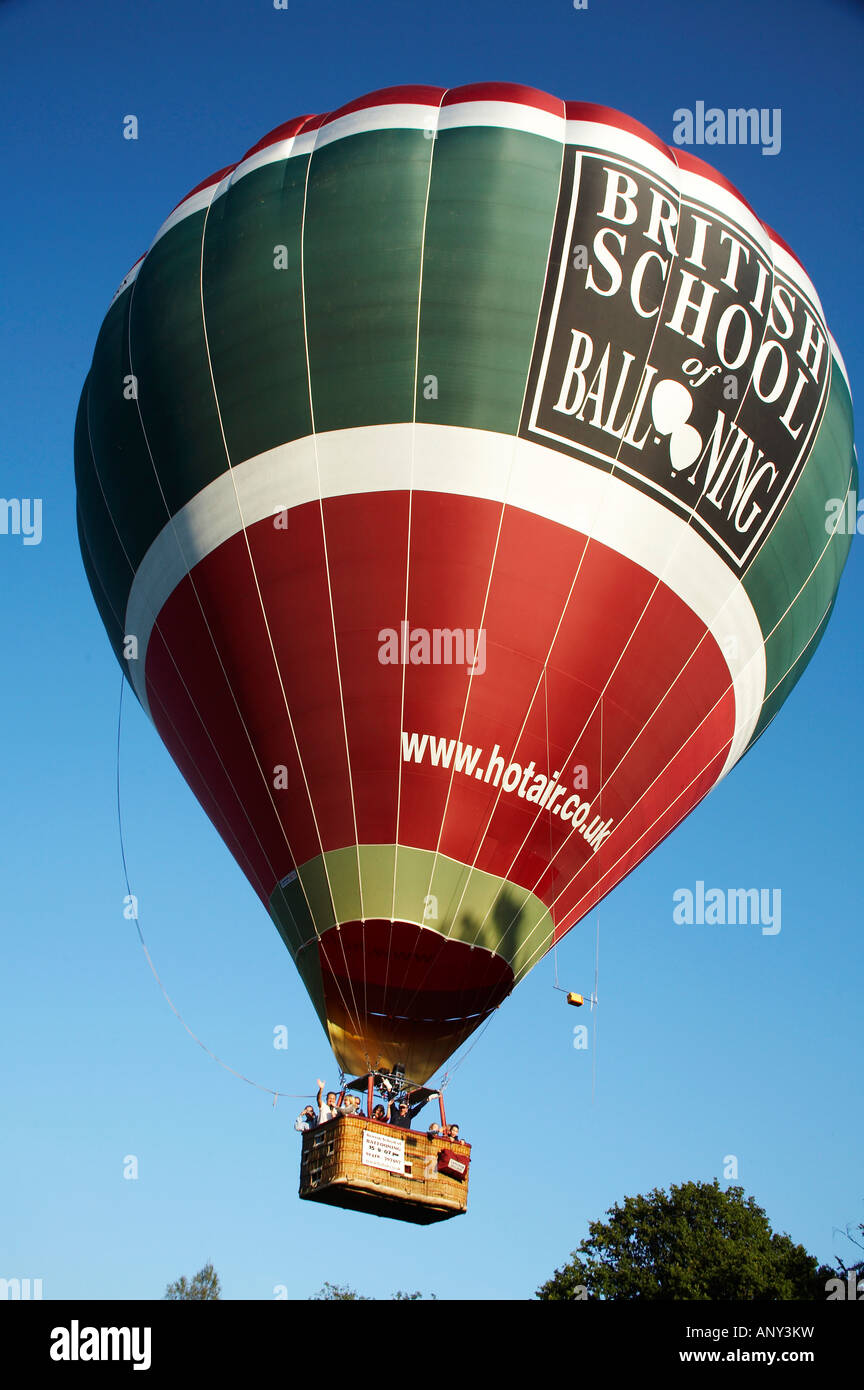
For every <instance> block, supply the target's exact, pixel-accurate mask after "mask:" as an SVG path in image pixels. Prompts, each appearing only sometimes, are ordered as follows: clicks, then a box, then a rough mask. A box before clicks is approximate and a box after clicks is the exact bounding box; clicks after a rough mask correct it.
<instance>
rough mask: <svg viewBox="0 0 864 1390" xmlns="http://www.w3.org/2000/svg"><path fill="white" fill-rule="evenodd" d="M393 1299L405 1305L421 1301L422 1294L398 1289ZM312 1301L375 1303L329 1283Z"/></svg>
mask: <svg viewBox="0 0 864 1390" xmlns="http://www.w3.org/2000/svg"><path fill="white" fill-rule="evenodd" d="M429 1297H430V1298H431V1299H435V1298H436V1297H437V1295H436V1294H434V1293H433V1294H430V1295H429ZM393 1298H394V1299H396V1300H398V1301H401V1302H405V1303H414V1302H416V1300H417V1299H418V1298H419V1299H422V1298H423V1294H422V1293H421V1292H420V1290H419V1289H415V1290H414V1292H413V1293H406V1292H405V1290H404V1289H399V1290H398V1291H397V1292H396V1293H394V1295H393ZM312 1299H328V1300H338V1301H339V1302H341V1303H348V1302H354V1301H355V1300H362V1302H364V1303H374V1302H375V1300H374V1299H373V1298H370V1297H369V1295H368V1294H365V1293H357V1291H356V1290H355V1289H351V1288H349V1287H348V1285H347V1284H331V1283H329V1282H328V1283H325V1284H324V1285H323V1286H322V1287H321V1288H320V1289H319V1290H318V1292H317V1293H313V1294H312V1295H311V1298H310V1299H309V1300H308V1301H309V1302H311V1301H312Z"/></svg>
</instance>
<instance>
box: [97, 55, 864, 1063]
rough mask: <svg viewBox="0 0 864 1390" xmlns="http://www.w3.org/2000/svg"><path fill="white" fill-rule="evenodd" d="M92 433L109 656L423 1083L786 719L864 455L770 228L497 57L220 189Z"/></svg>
mask: <svg viewBox="0 0 864 1390" xmlns="http://www.w3.org/2000/svg"><path fill="white" fill-rule="evenodd" d="M75 464H76V476H77V489H78V525H79V532H80V542H81V551H82V555H83V558H84V564H85V567H86V571H87V575H88V578H89V582H90V585H91V588H92V591H93V595H94V598H95V600H96V603H97V605H98V607H99V610H100V613H101V616H102V619H103V622H104V625H105V628H106V630H107V632H108V635H109V637H110V639H111V641H112V643H113V646H114V649H115V651H116V653H117V656H118V659H119V660H120V661H121V663H122V665H123V669H124V670H125V672H126V674H127V676H128V678H129V681H130V682H131V684H132V686H133V688H134V690H135V693H136V694H137V696H138V699H139V700H140V702H141V704H142V705H143V706H144V708H145V710H146V711H147V712H148V714H149V715H150V717H151V719H152V720H153V722H154V724H155V725H156V728H157V730H158V732H159V734H160V736H161V738H162V740H163V741H164V743H165V745H166V746H167V748H168V749H169V751H170V753H171V755H172V757H173V758H174V760H175V761H176V763H177V765H178V767H179V768H180V770H181V772H182V773H183V776H184V777H185V778H186V780H187V782H188V783H189V785H190V786H191V788H192V789H193V791H194V793H195V795H196V796H197V798H198V800H199V801H200V803H201V805H202V806H203V807H204V809H205V811H206V812H207V814H208V815H209V816H210V818H211V820H212V821H213V823H214V825H215V826H216V827H217V829H218V830H219V833H220V834H221V836H222V837H223V839H224V841H225V843H226V845H227V846H228V848H229V849H230V850H231V852H232V854H233V855H234V857H235V858H236V860H237V862H238V864H239V865H240V867H241V868H242V870H243V872H244V873H245V874H246V876H247V877H248V879H249V882H250V883H251V885H252V886H253V888H254V889H255V891H256V892H257V893H258V895H259V896H260V898H261V899H262V901H263V903H264V905H265V906H266V908H267V910H268V911H269V913H270V916H271V917H272V919H273V921H274V923H275V925H276V928H277V930H278V931H279V932H280V934H281V936H282V938H283V940H284V942H285V945H286V946H287V948H288V950H289V951H290V953H291V955H292V957H293V959H294V962H295V964H296V966H297V969H298V970H299V972H300V974H301V976H302V978H303V981H304V983H305V985H306V988H307V990H308V992H309V995H310V997H311V999H312V1002H313V1004H314V1007H315V1009H316V1011H317V1013H318V1017H319V1018H320V1020H321V1023H322V1025H323V1027H324V1029H325V1031H326V1033H327V1037H328V1039H329V1042H330V1044H331V1046H332V1048H333V1051H334V1053H335V1056H336V1058H337V1060H338V1062H339V1065H340V1067H341V1068H342V1070H343V1072H344V1073H345V1074H349V1075H351V1076H354V1075H357V1076H365V1075H372V1074H374V1073H376V1072H392V1071H393V1070H394V1069H395V1068H399V1069H401V1074H403V1075H405V1076H408V1077H410V1078H412V1080H413V1081H414V1082H416V1083H418V1084H419V1083H423V1082H425V1081H427V1080H428V1078H429V1077H431V1076H432V1074H433V1073H434V1072H435V1071H436V1070H437V1069H438V1068H439V1067H441V1066H442V1065H443V1064H444V1062H445V1061H446V1059H447V1058H449V1057H450V1056H451V1054H452V1053H453V1052H454V1050H455V1049H456V1048H458V1047H459V1046H460V1045H461V1044H462V1043H463V1042H464V1041H465V1040H466V1038H468V1037H469V1036H470V1034H471V1033H472V1032H473V1031H474V1030H475V1029H476V1028H477V1027H478V1025H479V1024H481V1023H482V1022H483V1021H484V1020H485V1019H487V1018H488V1017H489V1015H490V1013H491V1012H492V1011H493V1010H495V1009H496V1008H497V1007H498V1006H499V1005H500V1004H501V1003H502V1001H503V1000H505V999H506V997H507V996H508V994H509V993H510V992H511V990H512V989H513V988H514V986H515V985H516V984H518V982H519V981H520V980H521V979H522V978H523V977H524V976H525V975H526V973H527V972H528V971H529V970H530V969H531V968H532V966H534V965H536V964H537V962H538V961H540V960H541V959H542V958H543V956H544V955H545V954H546V952H547V951H549V949H550V948H551V947H552V945H553V943H555V942H557V941H559V940H560V939H561V938H562V936H563V935H564V934H565V933H566V932H567V931H569V930H570V928H571V927H572V926H574V925H575V924H576V923H577V922H578V921H579V920H580V919H581V918H582V917H584V916H585V914H586V913H587V912H589V911H590V909H591V908H592V907H593V906H594V905H595V904H596V903H597V902H598V901H599V900H600V899H601V898H603V897H604V895H605V894H607V893H608V892H609V891H610V890H611V889H612V888H614V886H615V885H616V884H617V883H619V882H620V880H621V879H622V878H623V877H624V876H625V875H626V874H628V873H629V872H630V871H631V870H633V869H634V868H635V867H636V865H637V864H639V863H640V861H641V860H642V859H644V857H645V856H646V855H647V854H649V853H650V851H651V850H652V849H653V848H654V847H655V846H656V845H657V844H658V843H659V842H660V841H661V840H662V839H663V838H664V837H665V836H666V835H668V834H669V833H670V831H672V830H673V829H674V827H675V826H676V825H677V824H678V823H679V822H680V821H681V820H682V819H683V818H684V817H685V816H686V815H687V814H688V813H689V812H690V811H691V810H693V808H694V807H695V806H696V805H697V804H698V803H699V802H700V801H701V800H702V798H703V797H704V796H705V795H706V794H707V793H708V792H709V791H710V790H711V788H712V787H713V786H715V785H716V783H717V782H718V781H719V780H720V779H721V778H722V777H724V776H725V775H726V773H727V772H729V770H730V769H731V768H732V767H733V766H734V765H735V763H736V762H737V761H738V759H739V758H741V757H742V756H743V754H744V753H745V752H746V751H747V749H748V748H749V747H750V746H751V745H752V744H753V742H754V741H755V740H756V739H757V738H758V737H759V736H760V734H761V733H762V732H763V730H764V729H765V728H766V726H767V724H768V723H769V722H770V720H771V719H773V717H774V715H775V714H776V713H777V711H778V710H779V708H780V706H781V705H782V703H783V701H784V700H785V699H786V697H787V695H788V694H789V692H790V691H791V689H792V687H793V686H794V685H795V683H796V682H797V680H798V679H799V677H800V676H801V674H802V672H803V670H804V668H805V666H806V665H807V663H808V661H809V660H810V658H811V657H812V655H813V652H814V650H815V648H816V646H817V644H818V642H819V640H820V638H821V635H822V633H823V631H824V629H825V625H826V623H827V621H828V618H829V616H830V613H831V609H832V606H833V603H834V599H835V595H836V592H837V586H838V583H839V579H840V575H841V572H842V569H843V565H844V562H845V559H846V555H847V551H848V546H849V542H850V537H849V535H848V534H847V533H846V532H845V530H844V528H843V527H842V526H840V525H839V524H837V517H838V516H839V515H840V511H839V508H838V509H837V510H836V512H835V513H834V521H833V522H832V521H831V520H830V516H829V517H828V524H827V525H826V508H827V507H828V504H829V503H830V501H831V499H844V498H846V497H847V495H848V494H849V493H850V491H852V490H854V489H855V488H856V484H857V475H856V465H855V459H854V453H853V445H852V411H851V400H850V392H849V386H848V382H847V379H846V375H845V371H844V367H843V362H842V359H841V357H840V353H839V351H838V349H837V347H836V345H835V343H834V341H833V339H832V337H831V335H830V333H829V331H828V328H827V326H826V324H825V319H824V315H823V312H822V309H821V306H820V303H819V299H818V296H817V294H816V291H815V289H814V287H813V285H812V284H811V282H810V280H809V278H808V276H807V274H806V272H805V270H804V269H803V267H802V265H801V264H800V262H799V261H798V260H797V258H796V257H795V255H794V253H793V252H792V251H791V250H790V249H789V247H788V246H787V245H786V244H785V242H783V241H782V240H781V239H780V237H779V236H778V235H777V234H776V233H775V232H773V231H772V230H771V229H770V228H769V227H767V226H765V224H764V223H762V222H761V221H760V220H759V218H758V216H757V215H756V213H754V212H753V210H752V209H751V208H750V207H749V206H748V204H747V203H746V202H745V201H744V199H743V198H742V197H741V195H740V194H739V193H738V192H736V190H735V189H734V188H733V187H732V186H731V185H730V184H729V183H728V182H727V181H726V180H725V179H724V178H723V177H722V176H721V175H720V174H718V173H717V172H716V171H714V170H713V169H711V168H710V167H709V166H708V165H707V164H705V163H703V162H702V161H701V160H699V159H696V158H694V157H693V156H692V155H690V154H689V153H687V152H685V151H683V150H681V149H677V148H675V149H672V148H669V147H667V146H666V145H665V144H664V143H663V142H662V141H661V140H660V139H658V138H657V137H656V136H655V135H654V134H652V133H651V132H650V131H649V130H647V129H646V128H645V127H643V126H641V125H640V124H638V123H637V122H636V121H634V120H632V119H630V118H629V117H628V116H625V115H622V114H620V113H619V112H617V111H613V110H610V109H608V108H604V107H599V106H594V105H586V104H584V103H579V102H564V101H561V100H559V99H557V98H555V97H552V96H549V95H547V94H546V93H543V92H539V91H535V90H532V89H530V88H526V87H520V86H513V85H508V84H495V83H491V84H484V85H478V86H468V87H461V88H458V89H456V90H444V89H438V88H433V87H425V86H411V87H397V88H391V89H388V90H386V91H380V92H375V93H372V94H371V95H368V96H365V97H361V98H360V99H359V100H357V101H353V102H351V103H350V104H348V105H347V106H343V107H341V108H340V109H339V110H337V111H333V112H331V113H329V114H327V115H323V116H304V117H299V118H297V119H296V120H292V121H289V122H287V123H286V124H285V125H282V126H279V127H278V128H277V129H276V130H273V131H271V132H270V134H269V135H266V136H264V138H263V139H261V140H259V141H258V143H257V144H256V145H253V147H252V148H251V149H250V150H248V152H247V153H246V154H245V155H243V157H242V158H241V159H240V160H239V162H238V163H236V164H232V165H229V166H228V167H227V168H224V169H220V170H219V171H218V172H217V173H215V174H213V175H212V176H211V177H210V178H208V179H205V180H204V182H203V183H200V184H199V185H198V186H197V187H196V188H194V189H193V190H192V192H191V193H189V194H188V195H187V197H186V198H184V199H183V201H182V202H181V203H179V204H178V206H177V207H176V208H175V209H174V211H173V212H172V213H171V215H170V216H169V217H168V219H167V220H166V221H165V222H164V223H163V225H162V227H161V228H160V230H159V232H158V234H157V236H156V238H155V240H154V241H153V243H152V245H151V247H150V249H149V250H148V251H147V253H146V255H144V256H142V257H141V259H140V260H139V261H138V262H137V263H136V264H135V265H134V266H133V268H132V270H131V271H130V272H129V273H128V274H127V275H126V277H125V279H124V280H123V281H122V283H121V285H120V287H119V289H118V290H117V293H116V294H115V296H114V299H113V301H112V304H111V307H110V309H109V310H108V313H107V315H106V318H105V320H104V323H103V325H102V329H101V332H100V334H99V338H98V342H97V344H96V348H95V352H94V357H93V363H92V367H91V369H90V372H89V375H88V377H87V380H86V383H85V386H84V390H83V393H82V397H81V403H80V408H79V412H78V419H77V427H76V434H75Z"/></svg>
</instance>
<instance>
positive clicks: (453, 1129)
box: [450, 1125, 459, 1139]
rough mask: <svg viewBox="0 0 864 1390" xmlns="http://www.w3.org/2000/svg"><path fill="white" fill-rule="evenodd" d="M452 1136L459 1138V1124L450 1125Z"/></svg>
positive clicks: (452, 1137)
mask: <svg viewBox="0 0 864 1390" xmlns="http://www.w3.org/2000/svg"><path fill="white" fill-rule="evenodd" d="M450 1138H451V1139H458V1138H459V1126H458V1125H451V1126H450Z"/></svg>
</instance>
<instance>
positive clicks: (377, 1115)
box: [372, 1105, 384, 1120]
mask: <svg viewBox="0 0 864 1390" xmlns="http://www.w3.org/2000/svg"><path fill="white" fill-rule="evenodd" d="M372 1119H373V1120H383V1119H384V1106H383V1105H376V1106H375V1109H374V1110H373V1111H372Z"/></svg>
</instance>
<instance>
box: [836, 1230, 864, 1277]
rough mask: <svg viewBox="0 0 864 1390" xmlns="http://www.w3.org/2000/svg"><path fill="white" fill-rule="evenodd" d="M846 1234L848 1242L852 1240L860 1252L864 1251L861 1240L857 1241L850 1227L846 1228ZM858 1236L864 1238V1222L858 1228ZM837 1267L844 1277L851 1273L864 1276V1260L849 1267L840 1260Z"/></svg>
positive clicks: (857, 1261)
mask: <svg viewBox="0 0 864 1390" xmlns="http://www.w3.org/2000/svg"><path fill="white" fill-rule="evenodd" d="M845 1234H846V1239H847V1240H851V1242H852V1244H853V1245H856V1246H857V1247H858V1249H859V1250H864V1244H862V1242H861V1241H860V1240H856V1238H855V1236H854V1235H853V1234H852V1232H851V1231H850V1229H849V1227H848V1226H847V1227H846V1232H845ZM858 1234H859V1235H860V1236H864V1222H862V1223H861V1225H860V1226H859V1227H858ZM837 1267H838V1269H839V1270H840V1273H841V1274H842V1275H843V1276H844V1277H845V1276H846V1275H847V1274H849V1273H850V1272H854V1273H855V1274H864V1260H856V1261H855V1263H854V1265H847V1264H846V1262H845V1260H841V1259H839V1258H838V1260H837Z"/></svg>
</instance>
